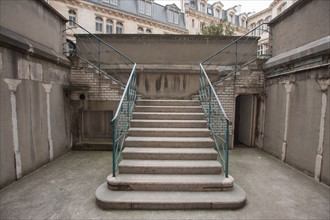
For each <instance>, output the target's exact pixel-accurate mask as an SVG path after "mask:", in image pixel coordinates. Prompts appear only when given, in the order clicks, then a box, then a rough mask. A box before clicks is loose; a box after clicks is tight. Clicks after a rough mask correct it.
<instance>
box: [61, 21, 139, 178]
mask: <svg viewBox="0 0 330 220" xmlns="http://www.w3.org/2000/svg"><path fill="white" fill-rule="evenodd" d="M68 25H69V26H68V28H67V29H66V34H67V37H68V40H67V42H68V45H69V47H70V49H69V50H68V51H67V56H69V57H78V58H79V62H83V63H85V64H86V65H87V67H91V68H95V69H96V71H97V72H98V73H99V75H100V76H103V77H106V78H108V79H111V80H113V81H114V82H116V83H117V84H120V85H122V86H125V90H124V93H123V95H122V97H121V99H120V101H119V105H118V108H117V110H116V113H115V115H114V117H113V119H112V120H111V124H112V128H113V137H112V151H113V154H112V155H113V156H112V174H113V176H116V172H117V168H118V164H119V162H120V159H121V153H122V151H123V148H124V142H125V139H126V135H127V132H128V128H129V124H130V120H131V119H132V112H133V108H134V105H135V100H136V63H135V62H134V61H133V60H131V59H130V58H128V57H127V56H126V55H124V54H123V53H122V52H120V51H119V50H117V49H115V48H114V47H112V46H111V45H110V44H108V43H107V42H105V41H104V40H102V39H101V38H100V37H98V36H100V35H95V34H92V33H90V32H89V31H88V30H86V29H85V28H83V27H81V26H80V25H79V24H77V23H76V22H74V21H71V20H69V21H68ZM123 76H124V77H123ZM125 76H126V77H127V79H126V80H127V82H126V83H123V81H124V80H125ZM126 80H125V81H126Z"/></svg>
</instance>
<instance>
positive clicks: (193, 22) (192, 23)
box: [191, 19, 195, 28]
mask: <svg viewBox="0 0 330 220" xmlns="http://www.w3.org/2000/svg"><path fill="white" fill-rule="evenodd" d="M191 27H192V28H195V19H192V20H191Z"/></svg>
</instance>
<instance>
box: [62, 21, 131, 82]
mask: <svg viewBox="0 0 330 220" xmlns="http://www.w3.org/2000/svg"><path fill="white" fill-rule="evenodd" d="M67 24H68V26H67V29H66V30H65V31H66V36H67V45H68V47H69V48H68V49H67V51H66V55H67V56H68V57H78V58H79V62H80V63H83V64H85V65H86V67H90V68H94V69H95V70H96V71H97V73H99V76H100V77H101V76H103V77H105V78H108V79H111V80H113V81H114V82H116V83H117V84H119V85H121V86H125V85H126V81H127V79H128V78H129V74H130V73H131V70H132V68H133V65H134V64H135V63H134V61H132V60H131V59H130V58H128V57H127V56H126V55H124V54H123V53H122V52H120V51H119V50H117V49H116V48H114V47H113V46H111V45H110V44H109V43H107V42H105V41H104V40H102V39H101V38H100V37H99V36H101V35H103V34H93V33H91V32H89V31H88V30H87V29H85V28H83V27H82V26H80V25H79V24H78V23H76V22H75V21H72V20H69V21H68V23H67Z"/></svg>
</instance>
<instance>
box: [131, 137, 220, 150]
mask: <svg viewBox="0 0 330 220" xmlns="http://www.w3.org/2000/svg"><path fill="white" fill-rule="evenodd" d="M125 146H126V147H169V148H170V147H179V148H181V147H188V148H192V147H198V148H203V147H206V148H212V147H215V143H214V141H213V139H212V138H210V137H131V136H128V137H127V138H126V140H125Z"/></svg>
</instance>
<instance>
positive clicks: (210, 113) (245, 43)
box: [199, 23, 268, 178]
mask: <svg viewBox="0 0 330 220" xmlns="http://www.w3.org/2000/svg"><path fill="white" fill-rule="evenodd" d="M267 24H268V23H263V24H260V25H259V26H257V27H255V28H253V29H252V30H250V31H249V32H248V33H246V34H245V35H243V36H241V37H239V38H237V39H236V40H235V41H233V42H231V43H230V44H228V45H226V46H225V47H223V48H222V49H220V50H219V51H217V52H216V53H214V54H212V55H211V56H209V57H208V58H207V59H205V60H204V61H203V62H201V63H200V89H199V100H200V102H201V105H202V108H203V111H204V114H205V117H206V119H207V123H208V126H209V129H210V131H211V134H212V136H213V139H214V142H215V145H216V150H217V152H218V155H219V162H220V163H221V165H222V167H223V169H224V172H225V176H226V178H227V177H228V172H229V167H228V160H229V126H230V125H231V121H230V120H229V118H228V117H227V115H226V113H225V111H224V108H223V106H222V104H221V102H220V100H219V98H218V95H217V93H216V91H215V89H214V87H213V85H214V84H219V82H222V81H223V80H224V79H227V78H229V77H231V76H233V75H234V76H235V75H236V73H237V72H238V71H239V70H241V69H242V68H244V67H246V66H247V65H249V64H250V63H252V62H253V61H255V60H256V59H257V51H256V50H255V49H256V48H254V47H253V44H252V43H254V45H255V44H256V43H257V42H258V40H259V37H253V36H252V37H251V36H249V35H250V34H251V33H252V32H254V31H255V30H257V29H260V28H261V27H264V25H267ZM261 30H262V31H265V32H267V30H264V29H261ZM230 56H231V57H230ZM228 66H233V70H231V71H230V72H229V74H226V75H225V76H224V77H223V78H222V79H221V80H220V81H218V82H216V83H213V85H212V83H211V81H210V79H209V77H208V75H207V73H206V69H207V68H210V67H213V69H212V70H213V71H214V70H216V71H218V72H219V73H220V72H221V68H222V71H223V69H224V70H225V71H228Z"/></svg>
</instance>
